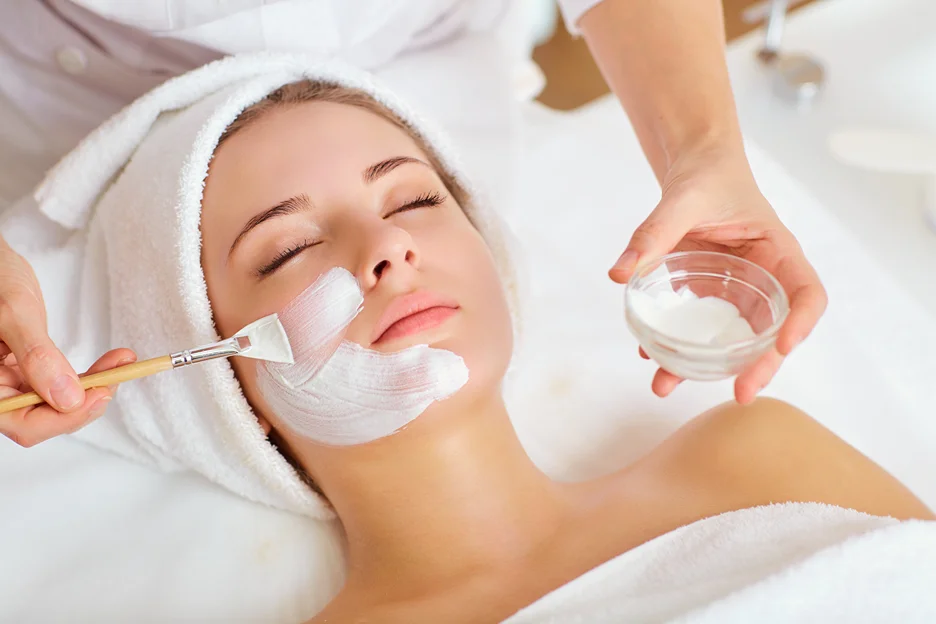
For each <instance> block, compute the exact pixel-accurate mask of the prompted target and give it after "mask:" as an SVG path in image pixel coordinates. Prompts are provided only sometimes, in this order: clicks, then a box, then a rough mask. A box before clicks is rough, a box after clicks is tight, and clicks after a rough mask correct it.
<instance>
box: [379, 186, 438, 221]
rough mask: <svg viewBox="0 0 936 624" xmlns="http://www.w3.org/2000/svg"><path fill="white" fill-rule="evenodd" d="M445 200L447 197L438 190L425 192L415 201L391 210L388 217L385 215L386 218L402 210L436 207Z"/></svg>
mask: <svg viewBox="0 0 936 624" xmlns="http://www.w3.org/2000/svg"><path fill="white" fill-rule="evenodd" d="M444 201H445V197H443V196H442V194H441V193H439V192H438V191H429V192H426V193H423V194H422V195H420V196H419V197H417V198H416V199H414V200H413V201H410V202H406V203H405V204H403V205H402V206H400V207H399V208H397V209H396V210H394V211H392V212H390V213H389V214H388V215H387V216H386V217H384V219H386V218H387V217H392V216H393V215H395V214H399V213H401V212H406V211H408V210H414V209H416V208H434V207H435V206H439V205H441V204H442V202H444Z"/></svg>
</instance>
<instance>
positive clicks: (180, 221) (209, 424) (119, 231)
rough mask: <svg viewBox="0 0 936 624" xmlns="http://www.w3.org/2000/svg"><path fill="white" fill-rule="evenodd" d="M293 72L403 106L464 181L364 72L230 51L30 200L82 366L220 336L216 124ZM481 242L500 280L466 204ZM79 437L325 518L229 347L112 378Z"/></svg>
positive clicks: (492, 223) (180, 82) (38, 260)
mask: <svg viewBox="0 0 936 624" xmlns="http://www.w3.org/2000/svg"><path fill="white" fill-rule="evenodd" d="M299 80H312V81H322V82H327V83H332V84H337V85H341V86H345V87H350V88H353V89H358V90H361V91H364V92H366V93H368V94H370V95H371V96H372V97H373V98H374V99H375V100H376V101H377V102H379V103H380V104H382V105H384V106H386V107H387V108H388V109H389V110H390V111H392V112H394V113H395V114H396V115H398V116H399V117H400V118H401V119H403V120H404V121H405V122H406V123H407V124H408V125H409V126H410V127H411V128H412V129H414V130H415V131H416V133H417V134H418V135H420V136H421V137H422V138H423V139H424V140H425V142H426V144H428V145H429V146H431V147H432V149H433V150H434V151H435V153H436V155H437V156H438V158H439V160H440V161H441V163H442V164H443V166H444V167H445V168H446V170H447V171H448V172H449V173H450V174H452V175H453V176H454V177H455V178H456V179H458V180H459V181H460V182H461V183H462V184H463V185H464V186H465V187H466V188H468V189H469V192H470V193H472V194H476V191H475V189H473V188H472V186H471V185H469V184H468V183H467V181H466V180H465V179H464V176H463V175H462V169H461V167H460V166H459V164H458V163H457V161H456V160H455V158H454V157H453V155H452V152H451V150H450V148H449V147H448V145H447V143H446V141H445V140H443V139H442V138H441V137H440V135H439V133H438V132H437V131H436V130H434V129H433V128H432V127H431V125H430V124H429V123H427V122H426V121H425V120H423V119H421V118H420V117H419V116H418V115H416V114H415V113H414V112H413V111H412V110H411V109H410V108H409V107H407V106H406V105H404V104H403V103H402V102H400V101H398V99H397V98H396V97H395V96H394V95H393V94H392V93H390V92H388V91H387V90H386V89H385V88H384V87H382V86H380V85H378V84H377V83H376V82H375V81H374V80H373V78H372V77H371V76H370V75H368V74H366V73H364V72H361V71H359V70H356V69H354V68H351V67H348V66H345V65H341V64H337V63H321V62H318V61H315V60H310V59H308V58H306V57H303V56H296V55H280V54H255V55H245V56H238V57H229V58H225V59H222V60H220V61H217V62H215V63H212V64H210V65H206V66H204V67H202V68H200V69H198V70H195V71H193V72H191V73H189V74H186V75H183V76H180V77H178V78H176V79H173V80H170V81H169V82H167V83H165V84H163V85H162V86H160V87H158V88H157V89H155V90H153V91H151V92H150V93H148V94H147V95H145V96H143V97H142V98H140V99H139V100H137V101H136V102H134V103H133V104H131V105H130V106H129V107H127V108H126V109H124V110H123V111H122V112H120V113H119V114H117V115H116V116H114V117H113V118H112V119H110V120H109V121H108V122H107V123H105V124H104V125H102V126H101V127H100V128H98V129H97V130H96V131H95V132H94V133H92V134H91V135H90V136H89V137H88V138H87V139H86V140H85V141H83V142H82V144H81V145H79V146H78V147H77V148H76V149H75V150H74V151H73V152H71V153H70V154H69V155H68V156H66V157H65V158H64V159H63V160H62V161H61V162H60V163H59V164H58V165H57V166H56V167H55V168H54V169H53V170H52V171H51V172H50V173H49V175H48V176H47V178H46V180H45V181H44V182H43V184H42V185H41V186H40V187H39V189H38V190H37V191H36V193H35V199H36V201H37V203H38V208H39V210H41V211H42V213H44V214H45V215H46V216H47V217H48V218H50V219H52V220H53V221H55V222H57V223H58V224H60V225H61V226H63V227H64V228H66V229H68V230H71V231H72V233H71V235H70V236H68V237H67V242H65V243H64V244H63V245H59V246H53V248H51V249H50V248H48V247H47V248H45V249H37V250H36V251H35V253H29V254H28V257H29V259H30V260H31V261H33V263H34V266H35V267H36V268H37V273H38V274H39V276H40V281H41V283H43V286H44V289H48V286H47V284H49V283H50V282H53V281H54V283H55V284H56V285H59V284H65V286H64V287H63V290H62V291H60V292H58V293H57V294H56V295H55V296H54V297H51V299H52V301H53V302H54V303H50V310H49V315H50V319H49V320H50V333H51V335H52V337H53V339H55V340H56V341H57V342H58V344H59V345H60V346H61V347H62V348H63V350H64V351H65V353H66V355H68V356H69V358H70V359H71V360H72V361H73V363H75V364H76V366H81V365H83V364H89V363H90V362H91V361H93V360H94V359H95V358H96V357H98V356H99V355H100V353H102V352H103V351H105V350H107V349H109V348H112V347H116V346H127V347H130V348H132V349H134V350H135V351H136V352H137V353H138V354H139V355H140V356H141V357H153V356H156V355H163V354H165V353H169V352H171V351H176V350H180V349H184V348H188V347H192V346H197V345H199V344H204V343H208V342H211V341H214V340H217V339H218V336H217V332H216V330H215V327H214V323H213V321H212V312H211V305H210V303H209V300H208V295H207V289H206V285H205V278H204V275H203V273H202V268H201V260H200V254H201V241H200V231H199V222H200V214H201V198H202V188H203V185H204V182H205V178H206V176H207V172H208V164H209V161H210V160H211V157H212V154H213V153H214V150H215V147H216V145H217V142H218V139H219V137H220V136H221V135H222V133H223V132H224V131H225V129H226V128H227V127H228V126H229V125H230V124H231V122H233V121H234V120H235V119H236V118H237V117H238V115H239V114H240V113H241V112H242V111H243V110H244V109H245V108H247V107H248V106H250V105H252V104H254V103H256V102H258V101H260V100H262V99H263V98H265V97H266V96H267V95H268V94H269V93H271V92H272V91H274V90H276V89H277V88H279V87H281V86H283V85H285V84H289V83H292V82H296V81H299ZM465 209H466V212H468V213H469V215H468V216H469V217H470V218H471V220H472V221H473V223H474V224H475V225H476V227H478V229H479V230H480V232H481V234H482V236H483V237H484V238H485V240H486V241H487V243H488V245H489V246H490V248H491V250H492V252H493V254H494V257H495V261H496V262H497V263H498V266H499V268H500V269H501V274H502V276H503V279H504V285H505V287H506V289H507V290H508V292H512V291H514V284H513V279H512V277H511V271H510V267H511V263H510V262H509V260H508V257H507V247H506V244H505V240H504V238H503V235H504V231H503V230H502V228H501V225H500V223H499V220H498V219H497V218H496V217H495V215H493V214H492V213H490V212H487V211H486V210H485V209H484V202H482V201H479V200H478V199H477V197H476V196H475V201H473V202H472V205H471V206H466V207H465ZM77 435H79V436H81V437H82V438H84V439H86V440H88V441H90V442H92V443H96V444H98V445H102V446H105V447H108V448H111V449H112V450H115V451H117V452H120V453H123V454H125V455H128V456H130V457H133V458H136V459H141V460H144V461H149V462H151V463H154V464H156V465H157V466H159V467H160V468H162V469H193V470H196V471H198V472H199V473H201V474H203V475H205V476H206V477H208V478H209V479H211V480H212V481H214V482H216V483H218V484H220V485H222V486H224V487H226V488H228V489H229V490H231V491H232V492H235V493H236V494H239V495H241V496H244V497H246V498H249V499H252V500H255V501H259V502H262V503H266V504H269V505H273V506H276V507H280V508H282V509H286V510H289V511H293V512H298V513H302V514H306V515H310V516H314V517H323V518H324V517H329V516H330V515H331V511H330V508H329V507H328V505H327V503H326V502H325V501H323V500H322V499H321V497H319V496H318V495H317V494H315V493H314V492H313V491H312V490H311V489H310V488H309V487H308V486H307V485H306V484H305V483H304V482H303V481H302V479H301V478H300V477H299V475H298V474H297V473H296V471H295V470H293V468H292V467H291V466H290V465H289V464H288V463H287V462H286V460H285V459H284V458H283V457H282V455H280V454H279V453H278V452H277V451H276V449H275V448H274V447H273V446H272V445H271V444H270V443H269V442H268V441H267V439H266V437H265V435H264V433H263V431H262V429H261V427H260V425H259V424H258V422H257V419H256V417H255V415H254V414H253V412H252V411H251V409H250V406H249V405H248V404H247V402H246V400H245V399H244V396H243V394H242V392H241V388H240V386H239V384H238V382H237V379H236V377H235V376H234V373H233V370H232V368H231V366H230V364H229V363H228V362H227V361H224V360H221V361H214V362H208V363H205V364H201V365H198V366H193V367H189V368H187V369H182V370H179V371H173V372H169V373H163V374H161V375H155V376H152V377H148V378H145V379H142V380H138V381H134V382H131V383H127V384H125V385H124V386H122V387H121V388H120V390H119V392H118V393H117V396H116V398H115V399H114V401H113V402H112V405H111V407H110V409H109V410H108V413H107V414H106V415H105V416H104V417H103V418H102V419H100V420H99V421H98V422H96V423H94V424H92V425H90V426H89V427H87V428H85V429H84V430H82V431H81V432H79V434H77Z"/></svg>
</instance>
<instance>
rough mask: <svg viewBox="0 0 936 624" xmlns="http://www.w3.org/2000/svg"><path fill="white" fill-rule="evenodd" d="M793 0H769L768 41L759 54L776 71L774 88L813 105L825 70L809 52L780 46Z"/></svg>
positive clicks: (800, 102) (786, 96)
mask: <svg viewBox="0 0 936 624" xmlns="http://www.w3.org/2000/svg"><path fill="white" fill-rule="evenodd" d="M789 6H790V0H769V4H768V5H767V7H766V8H767V9H768V13H767V28H766V33H765V36H764V45H763V47H762V48H761V49H760V50H759V51H758V53H757V56H758V58H760V60H761V62H763V63H764V65H766V66H767V67H768V68H770V71H772V72H773V85H774V91H775V92H776V93H777V94H778V95H779V96H780V97H782V98H784V99H785V100H788V101H790V102H792V103H793V104H794V105H795V106H796V107H797V108H799V109H807V108H809V107H810V106H811V105H812V103H813V101H814V100H815V99H816V96H817V95H819V92H820V91H821V90H822V85H823V83H824V82H825V70H824V69H823V68H822V65H821V64H820V63H819V62H818V61H816V60H815V59H814V58H812V57H811V56H809V55H807V54H798V53H784V52H783V51H782V50H781V49H780V44H781V42H782V40H783V29H784V26H786V17H787V10H788V9H789Z"/></svg>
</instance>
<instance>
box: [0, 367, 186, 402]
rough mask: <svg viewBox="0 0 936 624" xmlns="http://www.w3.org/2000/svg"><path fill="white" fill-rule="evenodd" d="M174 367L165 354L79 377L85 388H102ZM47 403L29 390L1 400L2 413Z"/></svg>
mask: <svg viewBox="0 0 936 624" xmlns="http://www.w3.org/2000/svg"><path fill="white" fill-rule="evenodd" d="M171 368H172V358H171V357H169V356H168V355H164V356H162V357H158V358H152V359H150V360H143V361H142V362H134V363H133V364H127V365H126V366H118V367H117V368H112V369H110V370H106V371H101V372H100V373H94V374H93V375H84V376H83V377H81V378H80V379H79V381H80V382H81V387H82V388H84V389H85V390H88V389H89V388H101V387H103V386H113V385H115V384H119V383H123V382H125V381H130V380H131V379H139V378H140V377H149V376H150V375H155V374H156V373H161V372H163V371H167V370H169V369H171ZM40 403H45V400H44V399H43V398H42V397H41V396H39V395H38V394H36V393H35V392H27V393H26V394H20V395H18V396H15V397H11V398H9V399H4V400H2V401H0V414H3V413H5V412H12V411H13V410H18V409H22V408H24V407H30V406H32V405H39V404H40Z"/></svg>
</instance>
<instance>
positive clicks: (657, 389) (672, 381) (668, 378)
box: [650, 368, 683, 398]
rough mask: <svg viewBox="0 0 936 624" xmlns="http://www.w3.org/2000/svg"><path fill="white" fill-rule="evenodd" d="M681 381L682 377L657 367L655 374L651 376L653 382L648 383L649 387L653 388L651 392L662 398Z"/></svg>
mask: <svg viewBox="0 0 936 624" xmlns="http://www.w3.org/2000/svg"><path fill="white" fill-rule="evenodd" d="M682 382H683V379H682V378H680V377H677V376H676V375H674V374H672V373H668V372H666V371H665V370H663V369H662V368H661V369H658V370H657V372H656V375H654V376H653V382H652V383H651V384H650V388H651V389H652V390H653V394H655V395H657V396H658V397H660V398H664V397H667V396H669V395H670V393H672V392H673V390H675V389H676V386H678V385H679V384H681V383H682Z"/></svg>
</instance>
